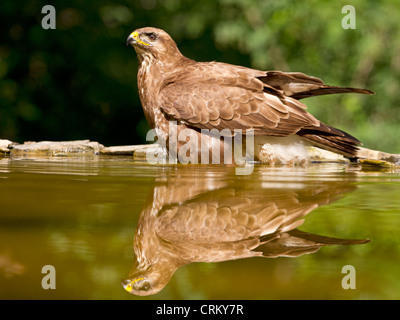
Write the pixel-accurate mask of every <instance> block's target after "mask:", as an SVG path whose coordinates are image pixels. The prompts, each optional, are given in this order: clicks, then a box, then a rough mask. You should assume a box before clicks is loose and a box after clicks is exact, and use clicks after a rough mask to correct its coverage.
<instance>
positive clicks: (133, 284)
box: [122, 262, 177, 296]
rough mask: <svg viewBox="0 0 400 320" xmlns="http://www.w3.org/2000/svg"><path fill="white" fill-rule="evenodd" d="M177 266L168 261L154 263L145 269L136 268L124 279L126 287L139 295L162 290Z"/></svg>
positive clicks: (123, 282)
mask: <svg viewBox="0 0 400 320" xmlns="http://www.w3.org/2000/svg"><path fill="white" fill-rule="evenodd" d="M176 269H177V268H176V267H174V266H173V264H172V263H171V264H168V262H166V263H165V262H164V263H162V264H160V263H157V262H156V263H154V264H152V265H149V266H146V267H145V269H139V268H138V269H136V270H134V272H133V273H132V274H131V275H129V276H128V277H127V278H126V279H124V280H122V286H123V287H124V289H125V290H126V291H127V292H129V293H131V294H135V295H137V296H148V295H152V294H156V293H158V292H160V291H161V290H162V289H163V288H164V287H165V286H166V285H167V283H168V282H169V280H170V279H171V277H172V275H173V273H174V272H175V270H176Z"/></svg>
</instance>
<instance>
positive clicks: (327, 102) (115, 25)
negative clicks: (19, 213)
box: [0, 0, 400, 153]
mask: <svg viewBox="0 0 400 320" xmlns="http://www.w3.org/2000/svg"><path fill="white" fill-rule="evenodd" d="M47 4H51V5H53V6H54V7H55V9H56V12H57V15H56V29H55V30H51V29H49V30H44V29H43V28H42V26H41V21H42V19H43V17H44V16H45V15H44V14H42V13H41V10H42V7H43V6H44V5H47ZM345 5H353V6H354V7H355V9H356V29H355V30H350V29H348V30H345V29H343V28H342V19H343V18H344V17H345V14H342V7H343V6H345ZM399 13H400V2H399V1H395V0H393V1H389V0H387V1H350V2H349V1H335V2H333V1H322V0H311V1H307V2H305V1H290V0H281V1H268V0H263V1H256V0H246V1H245V0H219V1H215V0H202V1H198V0H197V1H193V0H165V1H160V0H147V1H146V0H141V1H104V0H99V1H80V0H71V1H53V2H47V1H46V2H45V1H40V0H30V1H22V2H21V1H11V0H3V1H1V2H0V139H9V140H12V141H16V142H20V143H22V142H24V141H27V140H31V141H32V140H36V141H40V140H72V139H91V140H95V141H99V142H100V143H102V144H104V145H124V144H138V143H145V135H146V132H147V130H148V126H147V123H146V121H145V119H144V116H143V112H142V109H141V105H140V101H139V97H138V93H137V85H136V73H137V59H136V54H135V52H134V50H133V49H132V48H130V47H126V46H125V41H126V38H127V37H128V35H129V34H130V33H131V32H132V31H133V30H134V29H136V28H139V27H144V26H154V27H159V28H162V29H164V30H166V31H167V32H168V33H169V34H170V35H171V36H172V37H173V38H174V39H175V40H176V42H177V43H178V46H179V48H180V49H181V51H182V53H183V54H184V55H186V56H188V57H190V58H192V59H195V60H198V61H210V60H216V61H223V62H228V63H233V64H238V65H244V66H248V67H253V68H258V69H263V70H274V69H275V70H282V71H299V72H304V73H307V74H309V75H313V76H316V77H319V78H322V79H323V80H324V81H325V83H328V84H332V85H341V86H355V87H362V88H368V89H371V90H373V91H374V92H376V95H374V96H359V95H354V94H349V95H338V96H327V97H317V98H312V99H307V100H303V101H304V102H305V103H306V104H307V105H308V107H309V110H310V111H311V112H312V113H313V114H314V115H315V116H316V117H318V118H319V119H320V120H322V121H324V122H326V123H328V124H329V125H333V126H336V127H338V128H340V129H343V130H345V131H348V132H349V133H350V134H352V135H354V136H356V137H357V138H359V139H360V140H361V141H363V142H364V146H365V147H368V148H373V149H380V150H383V151H387V152H393V153H399V152H400V142H399V139H398V133H399V130H398V124H397V123H398V122H399V118H400V113H399V112H398V109H399V101H400V98H399V94H398V91H399V90H398V87H399V85H398V79H399V74H400V34H399V33H400V31H399V30H400V27H399V23H398V17H399Z"/></svg>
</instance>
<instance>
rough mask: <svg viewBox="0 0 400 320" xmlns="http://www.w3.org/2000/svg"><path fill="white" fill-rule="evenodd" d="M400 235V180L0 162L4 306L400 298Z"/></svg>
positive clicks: (309, 171) (374, 174)
mask: <svg viewBox="0 0 400 320" xmlns="http://www.w3.org/2000/svg"><path fill="white" fill-rule="evenodd" d="M399 226H400V177H399V174H398V173H396V172H383V171H382V172H379V171H362V170H360V168H359V167H350V166H347V165H341V164H314V165H311V166H309V167H307V168H269V167H265V166H256V167H255V168H254V172H253V173H252V174H251V175H248V176H237V175H235V171H234V168H232V167H222V166H204V165H203V166H190V165H187V166H184V165H182V166H150V165H147V164H145V163H140V162H137V161H136V162H135V161H133V160H132V159H131V158H128V157H127V158H121V157H120V158H118V159H113V158H90V157H89V158H84V159H83V158H70V159H65V158H60V159H53V160H46V159H36V160H10V159H7V158H3V159H0V298H1V299H321V298H322V299H399V298H400V267H399V266H400V236H399ZM343 239H347V240H348V239H359V240H360V241H354V242H352V241H347V240H343ZM366 239H369V240H370V242H367V241H363V240H366ZM322 244H330V245H328V246H322V247H321V245H322ZM134 251H136V254H135V253H134ZM255 255H260V257H257V256H255ZM261 255H264V256H266V258H264V257H261ZM138 256H140V258H139V259H141V260H140V261H139V262H140V263H138V262H137V259H138ZM251 256H255V257H251ZM237 258H241V259H237ZM45 265H51V266H54V268H55V272H56V273H55V274H56V276H55V284H56V289H48V290H44V289H43V288H42V279H43V277H45V276H46V274H44V273H42V267H43V266H45ZM346 265H350V266H353V267H354V269H353V271H354V272H353V271H352V273H351V275H352V276H353V277H352V278H351V279H350V278H346V279H345V281H344V283H345V284H346V283H347V284H349V283H350V282H351V283H352V284H354V285H355V289H347V290H346V289H344V288H343V287H342V280H343V278H344V277H346V276H350V274H346V273H342V268H343V267H344V266H346ZM174 271H175V272H174ZM126 278H129V279H130V280H132V279H136V280H134V282H133V284H132V286H135V288H136V289H137V293H141V294H149V293H153V294H151V295H149V296H137V295H133V294H129V293H128V292H127V291H125V290H124V288H123V286H122V284H121V281H122V280H123V279H126ZM130 280H129V281H130ZM129 281H127V280H125V284H127V283H129ZM136 289H135V290H136ZM133 291H134V290H133ZM157 291H159V292H158V293H156V292H157Z"/></svg>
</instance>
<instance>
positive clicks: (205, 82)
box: [127, 27, 373, 164]
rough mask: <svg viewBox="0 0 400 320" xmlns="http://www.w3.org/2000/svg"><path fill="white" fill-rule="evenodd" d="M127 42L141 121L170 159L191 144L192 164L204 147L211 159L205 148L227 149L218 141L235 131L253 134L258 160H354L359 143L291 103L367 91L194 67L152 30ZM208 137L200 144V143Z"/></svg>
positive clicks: (225, 67)
mask: <svg viewBox="0 0 400 320" xmlns="http://www.w3.org/2000/svg"><path fill="white" fill-rule="evenodd" d="M127 45H132V46H133V47H134V49H135V51H136V53H137V57H138V60H139V70H138V77H137V81H138V89H139V95H140V99H141V103H142V107H143V110H144V114H145V116H146V118H147V121H148V123H149V125H150V127H151V128H154V129H155V131H156V134H157V137H158V139H160V141H162V144H163V145H164V146H166V147H167V148H169V152H172V151H174V152H175V155H176V154H179V152H180V151H181V149H182V151H183V153H185V152H188V151H187V149H188V146H187V143H189V142H192V144H195V145H194V147H195V148H194V150H196V152H197V153H196V154H197V159H202V158H201V152H205V150H206V151H207V152H208V154H211V155H212V152H213V150H220V153H221V155H223V153H224V150H228V152H232V149H224V146H226V143H225V140H224V139H223V138H225V137H226V136H229V134H227V133H226V132H227V131H226V130H229V132H230V133H231V136H235V134H236V132H238V130H239V131H240V132H242V133H243V135H244V136H245V135H246V132H251V134H252V135H254V136H253V137H254V140H253V141H254V142H253V143H254V148H253V149H252V150H253V154H252V156H253V157H254V160H258V161H261V162H264V163H269V164H293V163H304V162H307V161H308V158H307V153H306V150H305V147H306V146H309V145H311V146H317V147H320V148H323V149H327V150H330V151H333V152H335V153H338V154H342V155H344V156H346V157H348V158H356V157H357V147H358V146H359V145H360V144H361V143H360V141H358V140H357V139H356V138H354V137H353V136H351V135H350V134H348V133H346V132H344V131H341V130H339V129H336V128H333V127H331V126H328V125H326V124H324V123H322V122H321V121H319V120H318V119H316V118H315V117H314V116H312V115H311V114H310V113H308V112H307V111H306V106H305V105H304V104H303V103H301V102H300V101H299V100H300V99H303V98H307V97H312V96H319V95H326V94H333V93H347V92H354V93H363V94H373V92H372V91H370V90H366V89H357V88H344V87H337V86H330V85H325V84H324V82H323V81H322V80H320V79H319V78H316V77H312V76H308V75H306V74H303V73H300V72H281V71H260V70H255V69H250V68H246V67H242V66H236V65H231V64H227V63H220V62H196V61H194V60H191V59H189V58H187V57H185V56H183V55H182V54H181V52H180V51H179V49H178V47H177V45H176V43H175V42H174V40H173V39H172V38H171V37H170V36H169V35H168V34H167V33H166V32H165V31H163V30H161V29H157V28H152V27H146V28H141V29H137V30H135V31H134V32H132V33H131V34H130V35H129V37H128V39H127ZM171 123H175V124H176V126H175V127H173V128H174V129H171V126H170V124H171ZM212 130H214V131H212ZM224 130H225V131H224ZM235 130H236V132H235ZM172 131H174V132H172ZM183 131H184V132H185V134H186V136H184V139H179V138H178V139H174V141H173V143H171V141H172V140H173V139H172V138H171V137H172V136H174V137H175V136H176V135H178V136H179V134H180V133H181V132H183ZM187 132H189V134H187ZM209 132H212V133H210V134H208V138H209V139H208V140H207V139H205V140H206V141H207V143H206V144H204V145H203V146H202V145H201V143H200V141H201V142H203V140H204V139H203V140H201V138H204V137H205V136H206V135H207V133H209ZM213 132H218V134H214V133H213ZM175 140H176V141H175ZM204 146H205V147H204ZM214 146H217V147H218V149H213V148H214ZM171 149H173V150H171ZM212 156H214V155H212ZM210 158H211V156H210ZM199 161H200V160H199Z"/></svg>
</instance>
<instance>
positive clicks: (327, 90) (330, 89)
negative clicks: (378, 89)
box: [292, 86, 374, 100]
mask: <svg viewBox="0 0 400 320" xmlns="http://www.w3.org/2000/svg"><path fill="white" fill-rule="evenodd" d="M335 93H361V94H374V92H373V91H371V90H367V89H359V88H345V87H336V86H323V87H321V88H318V89H314V90H309V91H303V92H298V93H295V94H293V95H292V98H294V99H297V100H300V99H304V98H308V97H314V96H322V95H326V94H335Z"/></svg>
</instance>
